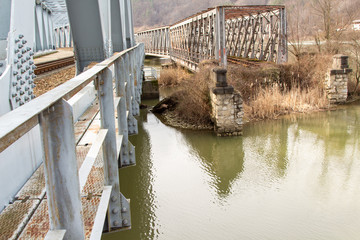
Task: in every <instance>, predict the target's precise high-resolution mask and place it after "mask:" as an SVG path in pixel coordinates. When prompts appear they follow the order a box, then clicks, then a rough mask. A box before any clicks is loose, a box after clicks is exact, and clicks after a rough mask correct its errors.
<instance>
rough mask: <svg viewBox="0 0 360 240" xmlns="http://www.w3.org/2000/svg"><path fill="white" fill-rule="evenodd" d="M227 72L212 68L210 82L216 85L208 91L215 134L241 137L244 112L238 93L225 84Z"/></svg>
mask: <svg viewBox="0 0 360 240" xmlns="http://www.w3.org/2000/svg"><path fill="white" fill-rule="evenodd" d="M226 73H227V70H226V69H223V68H214V69H213V73H212V81H213V82H215V83H216V85H215V87H214V88H213V89H211V91H210V98H211V106H212V113H211V116H212V118H213V121H214V123H215V132H216V133H217V135H218V136H239V135H242V125H243V116H244V111H243V107H242V102H243V101H242V98H241V96H240V93H239V92H237V91H236V90H234V88H233V87H232V86H230V85H228V84H227V80H226Z"/></svg>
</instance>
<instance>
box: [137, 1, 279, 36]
mask: <svg viewBox="0 0 360 240" xmlns="http://www.w3.org/2000/svg"><path fill="white" fill-rule="evenodd" d="M272 2H276V3H281V2H282V1H281V0H251V1H249V0H225V1H224V0H133V11H134V26H135V28H138V29H139V28H141V29H145V28H146V27H153V26H165V25H170V24H173V23H175V22H177V21H179V20H181V19H183V18H186V17H188V16H190V15H192V14H194V13H197V12H199V11H202V10H205V9H207V8H209V7H214V6H217V5H227V4H231V5H245V4H246V5H256V4H272ZM276 3H275V4H276Z"/></svg>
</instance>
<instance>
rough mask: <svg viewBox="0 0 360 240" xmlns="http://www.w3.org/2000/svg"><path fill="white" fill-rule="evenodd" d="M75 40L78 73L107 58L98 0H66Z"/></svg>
mask: <svg viewBox="0 0 360 240" xmlns="http://www.w3.org/2000/svg"><path fill="white" fill-rule="evenodd" d="M66 7H67V10H68V15H69V22H70V25H71V32H72V36H73V41H74V52H75V57H76V59H77V61H76V70H77V73H80V72H82V71H83V70H84V68H85V67H86V66H87V65H88V64H90V63H91V62H101V61H102V60H104V59H105V49H104V45H103V42H104V41H103V35H102V29H101V20H100V12H99V5H98V0H76V1H71V0H66Z"/></svg>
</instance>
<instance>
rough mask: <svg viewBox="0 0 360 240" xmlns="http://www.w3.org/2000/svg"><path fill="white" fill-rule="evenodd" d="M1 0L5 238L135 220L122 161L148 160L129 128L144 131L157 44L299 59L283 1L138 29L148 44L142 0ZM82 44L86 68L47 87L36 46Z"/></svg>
mask: <svg viewBox="0 0 360 240" xmlns="http://www.w3.org/2000/svg"><path fill="white" fill-rule="evenodd" d="M0 4H1V8H0V19H1V21H0V22H1V25H0V84H1V88H0V139H1V141H0V189H1V191H0V236H1V238H4V239H44V238H45V239H100V238H101V235H102V233H103V231H118V230H124V229H129V228H130V227H131V214H130V201H129V200H128V199H126V197H125V196H123V195H122V194H121V192H120V183H119V171H118V169H119V168H123V167H127V166H132V165H134V164H136V159H135V147H134V146H133V145H132V143H131V142H130V141H129V135H132V134H136V133H137V120H136V118H135V117H134V116H136V115H138V114H139V103H140V101H141V93H142V79H143V75H144V73H143V62H144V56H145V52H146V53H147V54H156V55H169V56H170V57H171V58H173V59H174V60H176V61H178V62H180V63H182V64H184V65H186V66H188V67H189V68H191V69H196V67H197V64H198V63H199V62H200V61H201V60H203V59H218V60H220V62H221V63H222V64H223V65H226V59H227V56H237V57H250V58H257V59H261V60H267V61H275V62H282V61H286V59H287V50H286V21H285V19H286V16H285V9H284V7H283V6H255V7H250V6H247V7H240V6H232V7H230V6H219V7H216V8H211V9H208V10H206V11H204V12H201V13H199V14H196V15H194V16H191V17H189V18H187V19H185V20H183V21H180V22H178V23H176V24H174V25H172V26H168V27H164V28H158V29H153V30H149V31H145V32H142V33H138V34H137V42H139V43H137V44H136V42H135V36H134V33H133V23H132V9H131V1H130V0H119V1H117V0H116V1H115V0H76V1H72V0H0ZM142 42H144V43H142ZM72 46H73V47H74V55H75V59H76V73H77V74H76V75H77V76H75V77H74V78H73V79H71V80H69V81H68V82H66V83H64V84H62V85H60V86H58V87H57V88H55V89H53V90H51V91H49V92H47V93H45V94H43V95H41V96H38V97H36V96H35V95H34V93H33V89H34V88H35V87H36V86H35V83H36V81H35V79H36V75H35V74H34V73H35V69H36V66H35V64H34V57H35V56H37V55H41V54H48V53H50V52H52V51H54V50H55V49H56V48H57V47H72ZM89 64H91V65H94V66H93V67H91V68H89V69H88V70H86V69H87V68H88V66H89ZM85 70H86V71H85Z"/></svg>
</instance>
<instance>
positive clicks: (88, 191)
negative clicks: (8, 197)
mask: <svg viewBox="0 0 360 240" xmlns="http://www.w3.org/2000/svg"><path fill="white" fill-rule="evenodd" d="M99 130H100V119H99V107H98V105H96V104H94V105H93V107H91V108H90V109H88V110H87V111H86V112H85V113H84V114H83V115H82V116H81V117H80V120H79V121H78V122H77V123H76V124H75V139H76V142H77V146H76V153H77V161H78V168H80V167H81V166H82V165H83V164H84V160H85V157H86V155H87V153H88V152H89V150H90V148H91V146H93V143H94V142H95V138H96V135H97V133H98V132H99ZM103 166H104V165H103V159H102V154H99V155H98V156H97V157H96V160H95V163H94V165H93V166H92V168H91V172H90V174H89V177H88V179H87V181H86V184H85V186H84V188H83V190H82V192H81V202H82V210H83V217H84V225H85V226H84V227H85V228H84V229H85V236H86V239H90V236H91V233H92V230H93V228H94V227H95V226H94V222H95V217H96V215H97V212H98V207H99V204H100V200H101V196H102V194H103V189H104V187H103V186H104V172H103ZM106 207H107V205H106ZM100 210H101V211H104V210H105V211H106V209H100ZM0 222H1V223H2V224H1V225H0V236H1V238H0V239H17V238H18V239H44V238H45V236H46V234H47V233H48V231H49V228H50V226H49V215H48V205H47V197H46V191H45V179H44V169H43V165H41V166H40V167H39V168H38V170H37V171H36V172H35V173H34V174H33V176H32V177H31V178H30V179H29V180H28V182H27V183H26V184H25V185H24V186H23V188H22V189H21V190H20V191H19V192H18V194H17V195H16V198H15V201H14V202H13V203H12V204H9V205H8V206H7V207H6V209H5V210H4V211H3V212H2V213H1V214H0ZM98 224H99V223H98ZM100 224H101V226H100V229H101V230H102V224H103V222H100ZM97 228H99V226H97Z"/></svg>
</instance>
